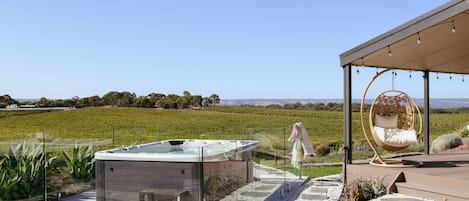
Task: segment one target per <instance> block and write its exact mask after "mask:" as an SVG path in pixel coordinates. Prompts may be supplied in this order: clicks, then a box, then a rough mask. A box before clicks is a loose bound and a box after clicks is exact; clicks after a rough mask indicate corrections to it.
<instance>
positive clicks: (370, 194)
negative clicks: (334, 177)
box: [346, 179, 386, 201]
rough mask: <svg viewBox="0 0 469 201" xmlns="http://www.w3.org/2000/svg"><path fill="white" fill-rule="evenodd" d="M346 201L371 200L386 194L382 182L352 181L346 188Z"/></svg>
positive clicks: (376, 180) (377, 180)
mask: <svg viewBox="0 0 469 201" xmlns="http://www.w3.org/2000/svg"><path fill="white" fill-rule="evenodd" d="M346 191H347V194H346V196H347V199H348V200H354V201H362V200H371V199H375V198H378V197H379V196H382V195H385V194H386V187H385V186H384V184H383V180H382V179H381V180H379V179H375V180H364V179H357V180H355V181H352V183H350V184H349V185H348V186H347V188H346Z"/></svg>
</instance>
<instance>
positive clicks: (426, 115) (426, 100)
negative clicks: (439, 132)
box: [423, 70, 430, 155]
mask: <svg viewBox="0 0 469 201" xmlns="http://www.w3.org/2000/svg"><path fill="white" fill-rule="evenodd" d="M423 73H424V75H423V84H424V86H423V151H424V153H425V155H429V154H430V83H429V82H430V81H429V80H430V79H429V77H430V76H429V72H428V70H427V71H424V72H423Z"/></svg>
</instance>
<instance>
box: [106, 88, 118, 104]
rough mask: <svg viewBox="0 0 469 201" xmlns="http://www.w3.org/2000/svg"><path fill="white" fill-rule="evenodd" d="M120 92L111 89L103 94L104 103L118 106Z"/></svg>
mask: <svg viewBox="0 0 469 201" xmlns="http://www.w3.org/2000/svg"><path fill="white" fill-rule="evenodd" d="M119 98H120V93H119V92H117V91H110V92H108V93H106V94H104V96H103V101H104V105H112V106H117V103H118V100H119Z"/></svg>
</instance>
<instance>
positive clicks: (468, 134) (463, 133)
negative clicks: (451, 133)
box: [459, 127, 469, 137]
mask: <svg viewBox="0 0 469 201" xmlns="http://www.w3.org/2000/svg"><path fill="white" fill-rule="evenodd" d="M459 135H461V137H469V130H467V127H464V128H463V129H462V130H461V131H460V132H459Z"/></svg>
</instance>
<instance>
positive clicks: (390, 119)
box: [375, 114, 398, 128]
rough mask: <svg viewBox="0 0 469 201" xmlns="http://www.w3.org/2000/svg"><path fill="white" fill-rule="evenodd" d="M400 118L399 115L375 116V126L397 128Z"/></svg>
mask: <svg viewBox="0 0 469 201" xmlns="http://www.w3.org/2000/svg"><path fill="white" fill-rule="evenodd" d="M397 122H398V116H397V114H395V115H391V116H381V115H378V114H376V115H375V126H378V127H381V128H397Z"/></svg>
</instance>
